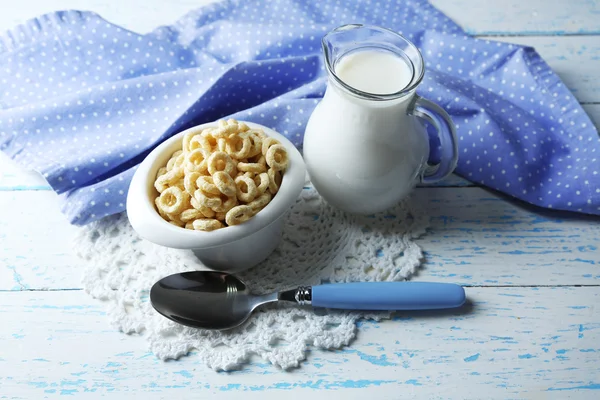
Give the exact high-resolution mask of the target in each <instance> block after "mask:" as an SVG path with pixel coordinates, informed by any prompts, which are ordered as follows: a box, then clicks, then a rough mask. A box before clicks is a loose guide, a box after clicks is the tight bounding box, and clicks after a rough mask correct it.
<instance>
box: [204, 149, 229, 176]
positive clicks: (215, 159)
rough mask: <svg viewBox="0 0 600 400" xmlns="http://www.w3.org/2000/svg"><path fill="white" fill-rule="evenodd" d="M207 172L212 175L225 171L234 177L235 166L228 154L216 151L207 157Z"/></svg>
mask: <svg viewBox="0 0 600 400" xmlns="http://www.w3.org/2000/svg"><path fill="white" fill-rule="evenodd" d="M206 163H207V164H208V172H209V173H210V174H211V175H212V174H214V173H215V172H217V171H225V172H227V173H228V174H229V175H231V176H233V175H235V164H234V163H233V160H232V159H231V157H229V154H227V153H225V152H223V151H216V152H214V153H212V154H211V155H210V157H208V160H207V161H206Z"/></svg>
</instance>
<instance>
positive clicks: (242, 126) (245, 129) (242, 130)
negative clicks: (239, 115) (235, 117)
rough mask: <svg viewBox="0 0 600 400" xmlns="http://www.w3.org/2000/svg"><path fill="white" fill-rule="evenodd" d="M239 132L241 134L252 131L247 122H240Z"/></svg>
mask: <svg viewBox="0 0 600 400" xmlns="http://www.w3.org/2000/svg"><path fill="white" fill-rule="evenodd" d="M237 124H238V131H240V132H246V131H248V130H250V127H249V126H248V125H246V123H245V122H238V123H237Z"/></svg>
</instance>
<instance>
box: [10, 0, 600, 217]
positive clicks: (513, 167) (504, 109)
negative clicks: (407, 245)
mask: <svg viewBox="0 0 600 400" xmlns="http://www.w3.org/2000/svg"><path fill="white" fill-rule="evenodd" d="M273 16H276V17H277V18H273ZM353 22H361V23H367V24H373V25H379V26H384V27H388V28H391V29H393V30H395V31H398V32H400V33H402V34H403V35H404V36H406V37H407V38H408V39H410V40H412V41H413V42H414V43H415V44H417V46H419V48H420V49H421V51H422V52H423V56H424V58H425V61H426V65H427V70H428V72H427V73H426V77H425V80H424V81H423V83H422V84H421V86H420V87H419V92H420V94H421V95H423V96H425V97H428V98H429V99H431V100H433V101H435V102H437V103H438V104H440V105H441V106H443V107H444V108H445V109H446V110H447V111H448V112H449V113H450V115H451V116H452V118H453V120H454V122H455V123H456V127H457V132H458V136H459V139H460V161H459V165H458V168H457V172H458V173H459V174H460V175H462V176H464V177H466V178H468V179H470V180H472V181H474V182H477V183H480V184H483V185H486V186H489V187H491V188H493V189H496V190H499V191H501V192H504V193H507V194H510V195H512V196H515V197H517V198H520V199H523V200H525V201H527V202H530V203H533V204H536V205H541V206H544V207H550V208H557V209H567V210H573V211H581V212H586V213H595V214H600V184H599V182H600V179H599V178H600V177H599V176H598V173H599V172H600V162H598V158H600V140H599V139H598V134H597V131H596V130H595V128H594V126H593V125H592V123H591V122H590V120H589V118H588V117H587V116H586V115H585V113H584V112H583V110H582V109H581V107H580V106H579V105H578V104H577V102H576V101H575V99H574V98H573V96H572V95H571V94H570V93H569V91H568V90H567V89H566V87H565V86H564V85H563V84H562V83H561V82H560V80H559V79H558V77H557V76H556V75H555V74H554V73H553V72H552V71H551V70H550V69H549V67H548V66H547V65H546V64H545V63H544V62H543V60H542V59H541V58H540V57H539V56H538V55H537V53H535V51H534V50H533V49H531V48H524V47H520V46H516V45H510V44H504V43H496V42H490V41H482V40H477V39H474V38H471V37H469V36H467V35H466V34H465V33H464V32H463V31H462V30H461V29H460V28H459V27H458V26H457V25H455V24H454V23H453V22H452V21H450V20H449V19H448V18H447V17H445V16H444V15H443V14H441V13H440V12H439V11H437V10H436V9H435V8H433V7H432V6H431V5H429V4H428V3H427V2H426V1H424V0H412V1H394V0H384V1H377V2H376V1H364V2H358V1H344V2H342V1H341V0H338V1H332V2H319V1H316V0H314V1H305V2H297V1H291V0H273V1H259V0H249V1H244V2H240V1H230V2H222V3H216V4H212V5H209V6H207V7H204V8H201V9H199V10H197V11H194V12H191V13H190V14H188V15H187V16H185V17H184V18H182V19H181V20H180V21H179V22H178V23H176V24H175V25H173V26H171V27H161V28H158V29H157V30H155V31H154V32H152V33H150V34H147V35H138V34H135V33H133V32H129V31H127V30H125V29H123V28H120V27H118V26H115V25H112V24H110V23H108V22H106V21H105V20H103V19H102V18H100V17H99V16H98V15H96V14H93V13H89V12H78V11H68V12H56V13H52V14H47V15H44V16H41V17H39V18H36V19H34V20H31V21H29V22H27V23H26V24H23V25H21V26H18V27H16V28H14V29H12V30H10V31H8V32H6V33H5V34H4V35H2V36H1V37H0V55H1V56H2V57H1V58H0V93H1V94H2V96H1V97H0V149H2V150H4V151H5V152H7V153H8V154H9V155H10V156H12V157H13V158H14V159H15V160H17V161H18V162H19V163H21V164H23V165H27V166H31V167H33V168H34V169H36V170H38V171H40V172H41V173H43V175H44V176H45V177H46V179H47V180H48V182H49V183H50V185H51V186H52V187H53V188H54V189H55V190H56V191H57V192H58V193H60V194H61V196H62V198H63V207H62V208H63V211H64V213H65V214H66V215H67V216H68V218H69V219H70V221H71V222H72V223H74V224H78V225H83V224H86V223H88V222H90V221H94V220H97V219H99V218H101V217H104V216H106V215H110V214H114V213H117V212H120V211H123V210H124V209H125V198H126V194H127V188H128V184H129V181H130V179H131V176H132V174H133V172H134V170H135V167H136V165H137V164H138V163H139V162H140V161H141V160H142V159H143V158H144V156H145V155H146V154H147V153H148V152H149V151H151V150H152V149H153V148H154V147H155V146H156V145H158V144H159V143H160V142H161V141H163V140H164V139H166V138H168V137H169V136H171V135H173V134H174V133H176V132H179V131H181V130H183V129H185V128H187V127H189V126H192V125H195V124H199V123H203V122H208V121H212V120H216V119H218V118H223V117H227V116H230V115H232V116H233V117H234V118H238V119H240V120H249V121H253V122H258V123H261V124H264V125H267V126H270V127H273V128H274V129H276V130H278V131H279V132H281V133H282V134H284V135H286V136H287V137H288V138H290V139H291V140H292V141H293V142H294V143H295V144H296V145H301V143H302V135H303V132H304V126H305V123H306V121H307V120H308V117H309V116H310V114H311V112H312V110H313V109H314V107H315V105H316V103H317V102H318V101H319V99H320V98H321V96H322V95H323V92H324V90H325V87H326V77H325V72H324V69H323V62H322V58H321V54H320V52H321V49H320V47H321V43H320V41H321V37H322V36H323V35H324V34H325V33H326V32H328V31H329V30H331V29H333V28H335V27H336V26H339V25H342V24H345V23H353ZM432 144H433V145H434V146H433V147H434V148H435V147H436V146H435V142H434V141H433V140H432ZM434 153H435V152H434ZM434 157H435V155H434Z"/></svg>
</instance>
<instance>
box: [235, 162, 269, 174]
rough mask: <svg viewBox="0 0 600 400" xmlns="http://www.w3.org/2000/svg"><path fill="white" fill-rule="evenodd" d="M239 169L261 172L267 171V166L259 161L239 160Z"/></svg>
mask: <svg viewBox="0 0 600 400" xmlns="http://www.w3.org/2000/svg"><path fill="white" fill-rule="evenodd" d="M237 168H238V170H240V171H244V172H254V173H255V174H260V173H261V172H265V171H266V170H267V167H266V166H264V165H263V164H259V163H244V162H239V163H238V165H237Z"/></svg>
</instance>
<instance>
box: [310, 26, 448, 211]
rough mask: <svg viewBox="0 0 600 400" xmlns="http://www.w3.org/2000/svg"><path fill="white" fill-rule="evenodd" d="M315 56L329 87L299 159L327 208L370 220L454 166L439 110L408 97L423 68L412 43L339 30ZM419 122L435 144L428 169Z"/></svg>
mask: <svg viewBox="0 0 600 400" xmlns="http://www.w3.org/2000/svg"><path fill="white" fill-rule="evenodd" d="M366 51H369V52H370V53H368V54H367V53H360V52H366ZM323 52H324V53H325V63H326V68H327V72H328V74H329V80H328V85H327V90H326V91H325V95H324V97H323V99H322V100H321V102H320V103H319V104H318V105H317V107H316V108H315V110H314V111H313V113H312V114H311V116H310V119H309V121H308V124H307V126H306V132H305V136H304V144H303V155H304V160H305V162H306V166H307V169H308V173H309V175H310V178H311V181H312V183H313V184H314V186H315V189H316V190H317V191H318V192H319V194H320V195H321V196H322V197H323V198H324V199H325V200H326V201H327V202H328V203H330V204H331V205H333V206H335V207H337V208H339V209H342V210H344V211H347V212H351V213H358V214H371V213H376V212H380V211H384V210H386V209H388V208H390V207H392V206H394V205H395V204H397V203H398V202H399V201H400V200H402V199H403V198H404V197H405V196H407V195H408V194H409V193H410V191H411V190H412V189H413V188H414V186H415V185H416V184H417V183H418V182H423V183H432V182H436V181H439V180H441V179H443V178H444V177H446V176H448V175H449V174H450V173H452V171H453V170H454V168H455V167H456V163H457V159H458V149H457V140H456V133H455V131H454V124H453V123H452V121H451V120H450V117H449V116H448V114H447V113H446V112H445V111H444V110H443V109H442V108H441V107H439V106H438V105H436V104H434V103H432V102H430V101H429V100H426V99H424V98H422V97H420V96H418V95H417V94H416V88H417V87H418V85H419V84H420V83H421V80H422V79H423V74H424V63H423V58H422V57H421V53H420V52H419V50H418V49H417V47H416V46H415V45H414V44H413V43H411V42H410V41H408V40H407V39H405V38H404V37H402V36H401V35H399V34H397V33H395V32H393V31H390V30H387V29H384V28H379V27H374V26H365V25H344V26H341V27H339V28H337V29H335V30H333V31H332V32H330V33H328V34H327V35H325V37H324V38H323ZM373 52H376V53H373ZM359 53H360V54H359ZM390 57H391V58H390ZM361 68H362V69H361ZM365 68H366V69H365ZM369 68H371V69H369ZM341 72H344V74H341ZM342 75H343V76H342ZM398 85H402V86H398ZM369 88H373V89H374V90H369ZM422 121H427V122H428V123H430V124H431V125H432V126H433V127H434V128H435V130H436V131H437V135H438V137H439V142H440V144H441V148H440V154H439V156H440V157H439V158H440V160H439V162H437V163H435V164H433V163H430V162H429V159H430V148H429V138H428V134H427V130H426V128H425V125H424V124H423V123H422Z"/></svg>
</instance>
